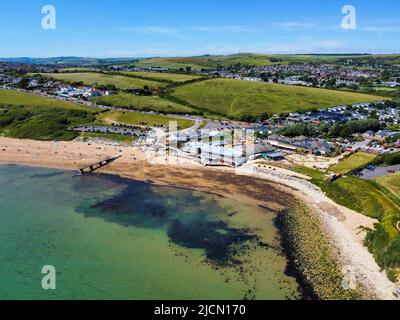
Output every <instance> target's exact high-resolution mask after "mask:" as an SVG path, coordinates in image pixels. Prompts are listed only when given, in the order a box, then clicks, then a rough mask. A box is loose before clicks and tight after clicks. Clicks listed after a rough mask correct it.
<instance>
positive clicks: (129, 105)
mask: <svg viewBox="0 0 400 320" xmlns="http://www.w3.org/2000/svg"><path fill="white" fill-rule="evenodd" d="M93 102H96V103H98V104H100V105H106V106H112V107H117V108H125V109H133V110H144V111H149V110H153V111H156V112H166V113H192V112H193V111H194V110H193V109H192V108H189V107H187V106H184V105H181V104H178V103H175V102H172V101H168V100H166V99H163V98H160V97H157V96H136V95H133V94H127V93H120V94H117V95H114V96H104V97H99V98H94V99H93Z"/></svg>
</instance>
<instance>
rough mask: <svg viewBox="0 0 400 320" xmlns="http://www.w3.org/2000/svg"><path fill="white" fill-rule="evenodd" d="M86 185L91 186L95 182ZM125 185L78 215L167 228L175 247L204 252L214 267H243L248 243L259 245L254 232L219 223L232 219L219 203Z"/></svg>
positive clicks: (162, 189)
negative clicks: (241, 260) (116, 192)
mask: <svg viewBox="0 0 400 320" xmlns="http://www.w3.org/2000/svg"><path fill="white" fill-rule="evenodd" d="M114 182H115V181H114ZM87 183H90V184H91V185H92V184H93V181H88V182H87ZM124 184H126V188H125V189H123V190H122V191H121V192H119V193H118V194H117V195H115V196H113V197H111V198H108V199H106V200H102V201H99V202H97V203H95V204H94V205H88V204H82V205H81V206H79V207H78V208H77V209H76V210H77V212H79V213H82V214H83V215H84V216H85V217H88V218H93V217H97V218H102V219H104V220H105V221H109V222H113V223H118V224H120V225H123V226H126V227H129V226H135V227H140V228H165V229H166V231H167V235H168V237H169V239H170V241H171V242H172V243H175V244H177V245H179V246H181V247H184V248H189V249H202V250H204V251H205V255H206V258H207V260H208V261H209V262H211V263H212V264H215V265H226V266H227V265H237V264H240V263H241V262H240V260H239V259H238V258H237V257H239V256H242V255H243V254H244V253H245V252H246V251H248V250H249V246H247V243H249V242H252V241H254V243H260V239H258V237H257V236H255V235H254V231H252V230H249V229H244V228H243V229H236V228H232V227H229V226H228V224H227V223H226V222H224V221H221V220H219V219H218V218H217V216H218V214H221V213H222V214H223V215H225V216H229V212H226V209H224V208H222V207H221V206H220V205H219V204H218V202H217V201H216V200H212V199H209V198H207V199H206V198H205V196H202V195H197V194H196V195H195V194H194V193H193V192H192V191H190V190H184V189H173V188H167V187H155V186H152V185H149V184H145V183H139V182H126V181H124ZM265 248H267V246H265Z"/></svg>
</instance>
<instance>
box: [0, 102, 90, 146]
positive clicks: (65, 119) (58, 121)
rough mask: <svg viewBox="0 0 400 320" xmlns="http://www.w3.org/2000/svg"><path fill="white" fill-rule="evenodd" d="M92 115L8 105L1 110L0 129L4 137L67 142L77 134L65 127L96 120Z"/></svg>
mask: <svg viewBox="0 0 400 320" xmlns="http://www.w3.org/2000/svg"><path fill="white" fill-rule="evenodd" d="M95 120H96V118H95V115H94V114H93V113H92V112H88V111H85V110H78V109H71V108H60V107H42V106H34V107H32V106H8V107H4V108H1V109H0V132H1V133H3V134H4V135H5V136H7V137H12V138H19V139H34V140H44V141H51V140H62V141H69V140H72V139H74V138H76V137H77V136H78V135H79V133H78V132H75V131H69V130H68V128H69V127H72V126H77V125H81V124H86V123H92V122H93V121H95Z"/></svg>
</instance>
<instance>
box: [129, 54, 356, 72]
mask: <svg viewBox="0 0 400 320" xmlns="http://www.w3.org/2000/svg"><path fill="white" fill-rule="evenodd" d="M348 57H351V56H349V55H269V54H254V53H239V54H232V55H227V56H212V55H205V56H197V57H170V58H152V59H143V60H140V61H139V62H138V63H136V65H137V66H142V67H143V66H146V67H155V66H157V67H164V68H169V69H180V68H186V67H191V68H192V69H193V70H198V69H202V68H205V69H208V68H210V69H215V68H217V66H218V65H222V66H225V67H228V66H232V65H236V64H241V65H243V66H269V65H274V64H289V63H309V62H314V63H335V62H336V60H338V59H341V58H348ZM355 57H362V56H355Z"/></svg>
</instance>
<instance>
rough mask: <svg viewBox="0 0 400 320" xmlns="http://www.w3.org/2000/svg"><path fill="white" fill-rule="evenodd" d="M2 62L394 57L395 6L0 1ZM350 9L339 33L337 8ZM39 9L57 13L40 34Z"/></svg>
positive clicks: (291, 0) (290, 1) (362, 2)
mask: <svg viewBox="0 0 400 320" xmlns="http://www.w3.org/2000/svg"><path fill="white" fill-rule="evenodd" d="M0 3H1V7H0V8H1V9H0V41H1V42H0V43H1V45H0V56H1V57H21V56H29V57H51V56H87V57H88V56H90V57H127V56H129V57H147V56H187V55H202V54H228V53H238V52H256V53H333V52H336V53H354V52H362V53H364V52H369V53H400V40H399V39H400V3H399V2H398V1H396V0H380V1H372V0H356V1H355V0H348V1H336V0H319V1H316V0H304V1H300V0H296V1H295V0H282V1H276V0H275V1H270V0H246V1H240V0H229V1H228V0H201V1H193V0H113V1H110V0H107V1H106V0H81V1H78V0H68V1H67V0H47V1H38V0H29V1H27V0H13V1H9V0H0ZM348 4H350V5H353V6H354V7H355V8H356V10H357V28H356V30H343V29H342V28H341V20H342V18H343V14H342V13H341V9H342V7H343V6H344V5H348ZM44 5H53V6H54V7H55V8H56V12H57V28H56V30H43V29H42V27H41V20H42V18H43V15H42V13H41V10H42V7H43V6H44Z"/></svg>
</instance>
